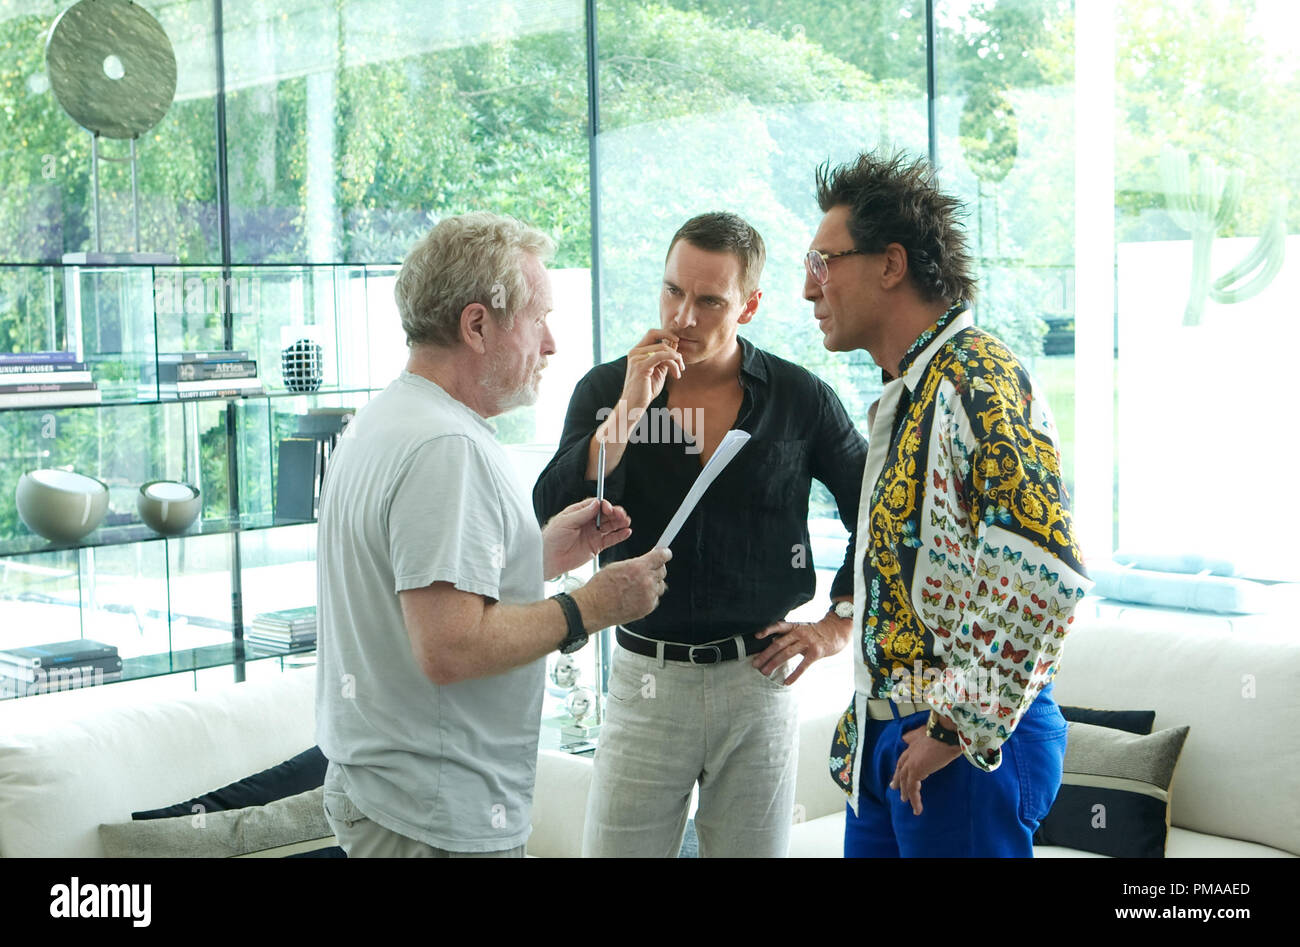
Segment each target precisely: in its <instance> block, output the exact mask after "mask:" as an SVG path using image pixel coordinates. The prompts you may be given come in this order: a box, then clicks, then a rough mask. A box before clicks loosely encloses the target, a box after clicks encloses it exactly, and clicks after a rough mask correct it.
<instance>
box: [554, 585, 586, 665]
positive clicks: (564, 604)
mask: <svg viewBox="0 0 1300 947" xmlns="http://www.w3.org/2000/svg"><path fill="white" fill-rule="evenodd" d="M551 598H552V600H554V601H556V602H559V603H560V610H561V611H563V612H564V621H565V623H566V624H567V625H568V626H569V633H568V634H567V635H566V636H565V638H564V640H563V641H561V642H560V647H559V651H560V654H573V652H575V651H577V650H579V649H580V648H581V647H582V646H583V645H585V644H586V643H587V628H586V626H585V625H583V623H582V612H581V611H580V610H579V609H578V603H577V602H575V601H574V600H573V596H572V595H569V594H568V593H567V592H559V593H557V594H555V595H552V596H551Z"/></svg>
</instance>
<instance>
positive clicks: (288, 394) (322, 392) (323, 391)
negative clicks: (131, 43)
mask: <svg viewBox="0 0 1300 947" xmlns="http://www.w3.org/2000/svg"><path fill="white" fill-rule="evenodd" d="M378 390H379V389H376V388H340V387H324V386H322V387H320V388H317V389H316V390H315V391H288V390H286V389H283V388H276V389H270V390H268V391H264V392H262V393H260V394H255V395H230V396H228V397H225V398H105V399H104V400H103V401H96V402H93V403H90V404H24V405H10V406H8V407H0V411H43V412H48V411H73V410H84V409H86V408H123V407H130V406H131V405H158V404H164V405H171V404H217V403H220V402H224V401H260V400H262V399H264V398H265V399H272V398H324V397H329V396H331V395H371V394H375V393H376V392H377V391H378Z"/></svg>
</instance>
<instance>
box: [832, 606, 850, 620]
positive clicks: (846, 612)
mask: <svg viewBox="0 0 1300 947" xmlns="http://www.w3.org/2000/svg"><path fill="white" fill-rule="evenodd" d="M835 614H836V615H839V616H840V617H841V618H852V617H853V603H852V602H836V603H835Z"/></svg>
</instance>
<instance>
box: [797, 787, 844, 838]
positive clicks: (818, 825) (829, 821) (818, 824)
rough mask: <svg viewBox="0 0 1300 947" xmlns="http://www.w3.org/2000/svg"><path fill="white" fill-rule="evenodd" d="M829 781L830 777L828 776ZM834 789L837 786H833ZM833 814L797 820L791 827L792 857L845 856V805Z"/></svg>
mask: <svg viewBox="0 0 1300 947" xmlns="http://www.w3.org/2000/svg"><path fill="white" fill-rule="evenodd" d="M827 782H830V779H829V778H827ZM831 788H832V789H834V788H835V787H834V786H832V787H831ZM840 810H841V811H839V812H837V813H835V814H833V815H824V816H822V817H821V818H820V819H811V820H809V821H807V822H797V823H795V824H794V825H792V826H791V827H790V852H789V857H791V858H843V857H844V819H845V812H844V809H843V806H841V807H840Z"/></svg>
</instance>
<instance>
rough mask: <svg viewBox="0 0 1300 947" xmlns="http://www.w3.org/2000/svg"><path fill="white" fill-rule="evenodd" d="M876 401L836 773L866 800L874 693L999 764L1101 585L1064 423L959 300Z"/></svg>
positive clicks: (972, 756)
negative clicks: (1060, 434) (1067, 482)
mask: <svg viewBox="0 0 1300 947" xmlns="http://www.w3.org/2000/svg"><path fill="white" fill-rule="evenodd" d="M900 370H901V376H900V377H899V378H896V379H886V383H885V389H884V391H883V392H882V393H881V396H880V399H879V401H877V402H876V404H874V405H873V406H872V408H871V412H870V414H869V419H870V436H869V438H868V441H869V443H870V445H871V448H870V451H869V453H868V455H867V464H866V470H865V472H864V475H863V480H862V491H863V492H862V502H861V503H860V505H859V520H858V529H857V537H858V545H857V550H856V556H855V562H854V570H855V572H854V575H855V585H854V615H855V616H857V617H858V620H859V622H860V624H859V627H858V632H859V633H858V635H857V636H856V638H857V640H856V647H857V657H858V661H857V665H856V671H855V687H856V694H855V696H854V700H853V703H851V704H850V705H849V707H848V709H847V710H846V711H845V713H844V715H843V716H842V717H841V718H840V721H839V726H838V727H837V729H836V734H835V738H834V745H833V747H832V750H831V773H832V776H833V777H834V779H835V781H836V784H837V785H838V786H839V787H840V788H841V789H842V790H844V791H845V792H846V793H847V794H848V795H849V798H850V800H851V801H853V803H854V804H855V805H856V801H857V787H858V778H859V772H860V767H861V760H860V756H859V754H858V752H857V749H858V747H857V742H858V741H857V735H858V721H859V720H865V719H867V717H866V713H865V711H866V707H865V701H866V700H867V699H868V698H889V697H893V698H894V699H896V700H911V701H916V702H919V703H924V704H926V705H928V706H929V707H931V708H932V709H934V710H936V711H938V712H939V713H940V714H943V715H945V716H948V717H951V718H952V720H953V721H954V722H955V723H956V725H957V730H958V735H959V738H960V741H961V745H962V749H963V752H964V754H965V756H966V758H967V759H968V760H970V762H971V763H972V764H974V765H975V766H977V767H979V768H980V769H982V770H986V771H991V770H994V769H996V768H997V767H998V766H999V765H1000V764H1001V761H1002V751H1001V746H1002V744H1003V743H1004V742H1005V741H1006V740H1007V738H1008V737H1010V735H1011V734H1012V732H1013V731H1014V730H1015V728H1016V724H1017V723H1018V722H1019V720H1020V717H1021V715H1022V714H1023V713H1024V711H1025V710H1026V709H1028V707H1029V705H1030V704H1031V703H1033V700H1034V698H1035V697H1036V696H1037V695H1038V693H1039V692H1040V691H1041V690H1042V689H1043V687H1044V686H1045V685H1046V684H1047V683H1048V682H1050V681H1051V679H1052V677H1053V676H1054V675H1055V673H1056V666H1057V662H1058V660H1059V659H1060V656H1061V646H1062V644H1063V641H1064V638H1065V636H1066V631H1067V629H1068V627H1069V625H1070V623H1071V621H1072V620H1073V619H1072V614H1071V613H1072V612H1073V611H1074V608H1075V605H1076V604H1077V603H1078V601H1079V598H1080V597H1081V596H1082V595H1083V593H1084V592H1085V591H1086V590H1087V588H1089V587H1090V586H1091V584H1092V583H1091V582H1090V581H1089V580H1088V579H1087V577H1086V575H1085V573H1084V568H1083V564H1082V558H1081V555H1080V552H1079V548H1078V545H1077V544H1076V542H1075V538H1074V528H1073V525H1072V522H1071V517H1070V512H1069V498H1068V496H1067V495H1066V491H1065V487H1064V484H1063V483H1062V481H1061V471H1060V454H1059V452H1058V450H1057V447H1056V440H1057V435H1056V427H1055V424H1054V422H1053V420H1052V416H1051V413H1050V411H1049V409H1048V406H1047V403H1046V401H1044V400H1043V398H1042V396H1041V394H1040V393H1039V392H1038V391H1037V390H1036V389H1035V387H1034V384H1033V381H1032V380H1031V379H1030V377H1029V375H1028V373H1027V372H1026V371H1025V370H1024V368H1022V367H1021V365H1020V363H1019V362H1018V361H1017V360H1016V358H1015V356H1013V355H1012V354H1011V352H1010V351H1009V350H1008V349H1007V348H1006V346H1004V345H1003V344H1002V343H1001V342H999V341H998V340H997V339H995V338H994V337H993V336H991V335H989V334H988V333H986V332H984V331H983V330H981V329H978V328H976V327H975V325H974V321H973V319H972V318H971V315H970V313H969V311H968V309H967V308H966V307H965V305H959V306H957V307H954V308H953V309H952V310H950V311H949V312H947V313H946V314H945V315H944V316H943V317H942V318H941V319H940V320H939V321H938V322H937V323H936V324H935V325H934V326H932V327H930V328H929V329H928V330H927V331H926V332H924V333H923V334H922V335H921V336H920V338H918V339H917V341H916V342H915V343H914V344H913V345H912V347H911V348H910V349H909V350H908V352H907V354H906V355H905V356H904V358H903V360H902V363H901V365H900Z"/></svg>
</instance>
